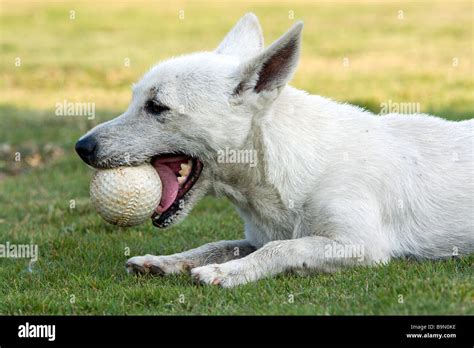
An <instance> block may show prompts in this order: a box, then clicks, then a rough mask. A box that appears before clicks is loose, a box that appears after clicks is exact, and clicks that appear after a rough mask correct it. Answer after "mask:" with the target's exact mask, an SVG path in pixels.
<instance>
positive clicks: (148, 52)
mask: <svg viewBox="0 0 474 348" xmlns="http://www.w3.org/2000/svg"><path fill="white" fill-rule="evenodd" d="M182 9H184V11H185V12H184V13H185V18H184V19H182V20H181V19H179V17H178V15H179V11H180V10H182ZM229 9H231V10H229ZM71 10H74V11H75V16H76V17H75V19H74V20H71V19H69V16H70V11H71ZM249 10H252V11H253V12H255V13H256V14H257V15H259V17H260V18H261V21H262V26H263V28H264V32H265V36H266V42H267V44H268V43H270V42H271V41H272V40H274V39H276V38H277V37H278V36H279V35H280V34H282V33H283V31H284V30H285V29H287V28H288V27H289V26H290V25H291V23H292V20H289V19H288V12H289V11H294V14H295V17H296V18H301V19H303V20H304V21H305V25H306V27H305V29H304V49H303V56H302V60H301V63H300V68H299V70H298V72H297V74H296V76H295V79H294V81H293V85H295V86H297V87H299V88H302V89H306V90H308V91H310V92H312V93H317V94H321V95H325V96H330V97H331V98H333V99H337V100H341V101H347V102H352V103H355V104H358V105H361V106H363V107H366V108H368V109H371V110H373V111H376V112H378V111H379V110H380V103H382V102H387V101H388V100H392V101H395V102H417V103H420V105H421V109H422V111H423V112H430V113H434V114H436V115H439V116H442V117H445V118H447V119H452V120H461V119H469V118H472V115H473V108H474V107H473V104H472V93H471V91H472V90H473V87H474V83H473V78H472V59H473V56H472V30H471V22H472V20H473V18H472V3H471V2H469V1H465V2H464V1H451V2H445V3H444V2H414V3H409V2H402V3H396V2H386V3H373V2H358V3H355V2H350V3H342V2H338V3H330V2H320V3H312V2H309V1H306V2H297V3H293V2H292V3H283V2H277V3H270V2H263V1H261V2H239V3H238V4H236V3H235V2H233V3H226V4H224V3H222V2H219V1H206V2H203V1H200V2H191V3H189V2H182V3H181V2H164V3H159V4H158V3H150V2H144V1H143V2H139V1H133V2H125V1H120V2H108V1H103V0H102V1H79V2H76V3H74V4H70V3H67V2H60V1H51V2H48V1H46V2H45V1H42V2H33V1H32V2H28V1H25V2H20V3H18V2H13V1H10V0H9V1H5V0H3V1H2V3H1V12H0V13H1V21H0V33H1V34H2V35H1V36H0V45H1V46H0V47H1V56H2V59H1V60H0V68H1V71H2V79H1V81H0V88H1V93H0V118H1V121H2V126H1V127H0V243H5V242H6V241H10V242H11V243H17V244H20V243H35V244H38V245H39V252H40V257H39V260H38V262H37V263H35V264H34V265H33V266H32V268H31V271H29V270H28V261H27V260H25V259H19V260H16V259H0V279H2V282H1V283H0V313H1V314H318V315H327V314H474V309H473V308H474V306H473V300H474V288H473V285H472V284H473V283H474V282H473V281H474V277H473V275H474V274H473V268H472V263H473V261H474V257H472V256H471V257H465V258H462V259H453V260H446V261H437V262H431V261H430V262H422V263H420V262H415V261H410V260H398V261H394V262H392V263H390V264H389V265H386V266H383V267H378V268H355V269H349V270H343V271H340V272H337V273H335V274H332V275H316V276H312V277H298V276H295V275H281V276H278V277H275V278H273V279H266V280H262V281H259V282H257V283H254V284H248V285H244V286H241V287H238V288H235V289H220V288H215V287H202V286H201V287H198V286H195V285H193V284H192V283H191V281H190V279H189V278H188V277H187V276H176V277H169V278H153V277H131V276H128V275H127V274H126V273H125V271H124V262H125V261H126V260H127V258H128V257H129V256H128V253H129V255H130V256H134V255H140V254H146V253H153V254H169V253H174V252H178V251H182V250H184V249H188V248H192V247H196V246H199V245H201V244H204V243H206V242H211V241H215V240H219V239H237V238H241V237H242V231H243V224H242V222H241V221H240V219H239V218H238V216H237V214H236V213H235V211H234V209H233V208H232V206H231V205H230V204H229V203H228V202H227V201H225V200H219V199H215V198H210V197H209V198H205V199H204V200H203V201H202V202H200V203H199V204H198V205H197V207H196V208H195V209H194V211H193V213H192V214H191V215H190V216H189V218H188V219H187V220H186V221H184V222H183V223H182V224H180V225H178V226H176V227H173V228H172V229H170V230H164V231H163V230H157V229H155V228H153V227H152V226H151V224H147V225H143V226H140V227H136V228H132V229H118V228H115V227H113V226H109V225H107V224H105V223H104V222H103V221H102V220H101V219H100V218H99V217H98V216H97V214H96V213H95V212H94V211H93V209H92V207H91V205H90V203H89V198H88V183H89V180H90V176H91V171H90V170H89V169H88V168H87V167H86V166H85V165H84V164H83V163H82V162H80V160H79V159H78V158H77V157H76V156H75V154H74V153H73V146H74V143H75V140H76V139H77V138H78V137H79V136H80V135H81V134H82V133H83V132H85V131H86V130H87V129H89V128H91V127H92V126H93V125H95V124H97V123H99V122H101V121H103V120H106V119H110V118H112V117H113V116H115V115H118V114H119V113H120V112H121V111H122V110H123V109H124V108H125V107H126V105H127V103H128V100H129V99H130V87H129V86H130V85H131V83H132V82H133V81H134V80H136V79H137V78H138V77H139V76H140V75H141V74H143V73H144V72H145V71H146V70H147V68H148V67H149V66H150V65H152V64H153V63H154V62H156V61H157V60H159V59H163V58H166V57H169V56H172V55H178V54H182V53H185V52H191V51H195V50H203V49H212V48H213V47H215V46H217V44H218V42H219V40H220V39H221V38H222V36H223V35H224V34H225V32H226V31H227V30H228V29H229V28H230V27H231V26H232V24H233V23H234V22H235V21H236V20H237V19H238V18H239V17H240V16H241V15H242V14H243V13H245V12H247V11H249ZM400 10H402V11H403V14H404V19H402V20H401V19H398V18H397V16H398V15H399V12H398V11H400ZM17 57H19V58H20V59H21V66H19V67H16V66H15V64H14V63H15V59H16V58H17ZM127 58H128V59H129V60H130V66H125V65H124V61H125V59H127ZM344 58H348V59H349V66H348V67H344V66H343V64H342V62H343V59H344ZM454 58H457V60H458V62H459V64H458V65H455V66H453V59H454ZM64 99H66V100H68V101H73V102H74V101H88V102H94V103H95V105H96V114H97V117H96V118H95V119H94V120H88V119H87V118H86V117H57V116H55V115H54V109H55V104H56V103H57V102H62V101H63V100H64ZM51 146H53V148H54V149H59V150H60V151H59V150H58V151H57V152H54V153H56V154H57V155H54V156H53V155H51V154H50V152H48V151H49V150H48V149H50V148H51ZM16 152H20V153H21V155H22V159H21V161H19V162H15V161H14V157H15V153H16ZM71 201H73V202H74V204H75V207H74V208H70V205H71ZM400 295H401V296H402V297H400ZM292 298H294V301H291V299H292ZM401 298H403V301H402V303H400V299H401ZM183 300H184V301H183Z"/></svg>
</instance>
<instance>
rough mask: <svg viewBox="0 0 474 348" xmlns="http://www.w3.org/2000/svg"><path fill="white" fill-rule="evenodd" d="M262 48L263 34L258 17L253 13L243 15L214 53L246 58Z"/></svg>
mask: <svg viewBox="0 0 474 348" xmlns="http://www.w3.org/2000/svg"><path fill="white" fill-rule="evenodd" d="M262 49H263V34H262V28H261V27H260V23H259V22H258V18H257V16H256V15H254V14H253V13H247V14H246V15H245V16H243V17H242V18H241V19H240V20H239V21H238V22H237V24H236V25H235V26H234V27H233V28H232V30H231V31H230V32H229V33H228V34H227V35H226V37H225V38H224V40H222V42H221V43H220V45H219V47H217V49H216V50H215V52H216V53H219V54H225V55H230V56H235V57H239V58H248V57H251V56H254V55H256V54H257V53H259V52H260V51H261V50H262Z"/></svg>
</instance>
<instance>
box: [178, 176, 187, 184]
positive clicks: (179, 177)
mask: <svg viewBox="0 0 474 348" xmlns="http://www.w3.org/2000/svg"><path fill="white" fill-rule="evenodd" d="M187 178H188V177H187V176H178V184H180V185H182V184H183V183H184V182H185V181H186V179H187Z"/></svg>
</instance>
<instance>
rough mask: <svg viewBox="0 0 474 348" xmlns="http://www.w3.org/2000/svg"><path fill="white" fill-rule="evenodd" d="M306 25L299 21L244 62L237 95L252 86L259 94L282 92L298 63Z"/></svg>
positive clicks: (240, 71) (240, 69)
mask: <svg viewBox="0 0 474 348" xmlns="http://www.w3.org/2000/svg"><path fill="white" fill-rule="evenodd" d="M302 29H303V22H298V23H296V24H295V25H293V27H291V28H290V30H288V31H287V32H286V33H285V34H284V35H283V36H281V37H280V38H279V39H278V40H277V41H275V42H274V43H273V44H272V45H271V46H269V47H268V48H266V49H265V50H264V51H263V52H261V53H260V54H258V55H257V56H255V57H253V58H251V59H250V60H248V61H247V62H244V63H242V64H241V65H240V67H239V69H238V79H239V81H240V83H239V84H238V85H237V87H236V88H235V90H234V95H236V96H237V95H239V94H242V93H244V92H245V91H248V90H253V92H254V93H257V94H260V93H261V92H275V91H276V93H272V94H273V95H278V94H279V92H280V91H281V89H282V88H283V87H284V86H285V85H286V84H287V83H288V81H290V79H291V78H292V77H293V73H294V72H295V70H296V66H297V65H298V60H299V55H300V47H301V31H302Z"/></svg>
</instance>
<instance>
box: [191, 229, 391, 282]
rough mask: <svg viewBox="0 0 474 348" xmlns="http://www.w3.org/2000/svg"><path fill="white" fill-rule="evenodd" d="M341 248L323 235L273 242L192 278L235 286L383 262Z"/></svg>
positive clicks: (193, 272)
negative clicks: (296, 273)
mask: <svg viewBox="0 0 474 348" xmlns="http://www.w3.org/2000/svg"><path fill="white" fill-rule="evenodd" d="M337 245H339V246H341V247H342V248H344V246H345V245H342V244H340V243H337V242H335V241H334V240H331V239H328V238H325V237H319V236H311V237H304V238H299V239H290V240H279V241H272V242H269V243H267V244H265V245H264V246H263V247H262V248H260V249H258V250H257V251H255V252H254V253H252V254H250V255H249V256H246V257H244V258H241V259H239V260H233V261H229V262H226V263H223V264H211V265H206V266H202V267H197V268H194V269H192V270H191V275H192V277H193V279H194V281H195V282H198V283H203V284H214V285H220V286H223V287H233V286H236V285H240V284H245V283H248V282H252V281H255V280H258V279H261V278H264V277H268V276H272V275H276V274H278V273H281V272H284V271H299V270H309V271H322V272H332V271H334V270H336V269H338V268H339V267H341V266H348V265H356V264H358V263H359V264H372V263H376V262H377V261H383V260H375V259H374V257H373V256H372V257H369V256H368V255H366V253H363V254H362V256H361V255H360V254H359V255H355V256H354V257H344V256H343V257H340V255H338V254H337V253H336V254H334V253H333V251H337V250H336V249H337ZM346 245H347V244H346ZM339 250H340V249H339Z"/></svg>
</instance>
